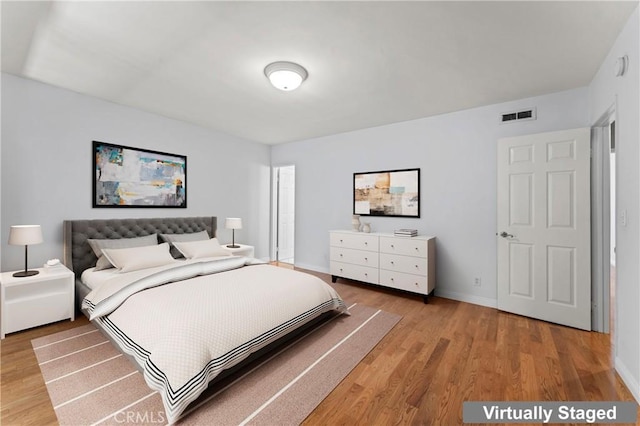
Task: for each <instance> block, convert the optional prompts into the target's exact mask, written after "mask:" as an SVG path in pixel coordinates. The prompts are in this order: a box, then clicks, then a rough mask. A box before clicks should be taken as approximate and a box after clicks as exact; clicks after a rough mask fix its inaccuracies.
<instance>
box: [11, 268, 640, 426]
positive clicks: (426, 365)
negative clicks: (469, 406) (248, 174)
mask: <svg viewBox="0 0 640 426" xmlns="http://www.w3.org/2000/svg"><path fill="white" fill-rule="evenodd" d="M306 272H310V271H306ZM310 273H312V274H313V275H316V276H318V277H320V278H321V279H323V280H324V281H326V282H327V283H330V285H332V286H333V287H334V288H335V289H336V290H337V291H338V292H339V293H340V294H341V295H342V297H343V298H344V299H345V300H346V301H347V302H349V303H361V304H364V305H368V306H372V307H375V308H378V309H383V310H385V311H387V312H393V313H396V314H399V315H402V316H403V318H402V320H401V321H400V322H399V323H398V324H397V325H396V327H395V328H394V329H393V330H391V332H390V333H389V334H388V335H387V336H386V337H385V338H384V339H383V340H382V341H381V342H380V344H378V345H377V346H376V347H375V348H374V349H373V350H372V351H371V352H370V353H369V354H368V355H367V356H366V357H365V359H364V360H363V361H362V362H361V363H360V364H359V365H358V366H357V367H356V368H355V369H354V370H353V371H352V372H351V374H349V375H348V376H347V377H346V378H345V379H344V380H343V381H342V382H341V383H340V384H339V385H338V386H337V387H336V389H334V391H333V392H332V393H331V394H329V395H328V396H327V398H325V400H324V401H323V402H322V403H321V404H320V405H319V406H318V407H317V408H316V409H315V410H314V411H313V412H312V413H311V414H310V415H309V417H307V419H306V420H305V422H304V424H305V425H325V424H381V425H386V424H407V425H408V424H416V425H426V424H434V425H443V424H446V425H454V424H461V423H462V404H463V402H464V401H479V400H509V401H518V400H520V401H544V400H570V399H584V400H620V401H633V396H632V395H631V393H630V392H629V391H628V389H627V388H626V387H625V385H624V383H623V382H622V380H621V379H620V377H619V376H618V375H617V374H616V373H615V370H614V368H613V359H612V355H611V350H612V348H611V344H610V336H609V335H605V334H600V333H589V332H584V331H581V330H576V329H572V328H567V327H562V326H558V325H555V324H550V323H546V322H542V321H537V320H533V319H529V318H525V317H521V316H518V315H513V314H509V313H505V312H500V311H498V310H496V309H491V308H486V307H482V306H477V305H472V304H468V303H462V302H457V301H453V300H449V299H442V298H438V297H432V298H430V299H429V303H428V304H424V303H423V301H422V298H421V297H419V296H414V295H408V294H402V293H398V292H395V291H393V290H388V289H384V288H379V287H372V286H368V285H365V284H361V283H356V282H350V281H345V280H343V279H340V280H338V282H337V283H335V284H331V279H330V277H329V275H327V274H322V273H318V272H310ZM87 323H88V320H87V319H86V318H85V317H84V316H83V315H77V316H76V321H74V322H70V321H63V322H59V323H55V324H51V325H47V326H43V327H38V328H34V329H31V330H26V331H23V332H19V333H13V334H10V335H8V336H7V338H6V339H4V340H2V343H1V344H0V346H1V355H2V365H1V370H0V375H1V382H2V384H1V396H2V407H1V418H0V421H1V423H2V424H3V425H5V424H6V425H55V424H57V421H56V417H55V413H54V412H53V408H52V406H51V403H50V401H49V397H48V394H47V391H46V387H45V385H44V381H43V380H42V375H41V374H40V369H39V367H38V365H37V363H36V360H35V355H34V354H33V350H32V348H31V340H32V339H34V338H36V337H41V336H46V335H48V334H52V333H56V332H58V331H62V330H66V329H69V328H73V327H78V326H81V325H85V324H87ZM638 421H639V423H640V414H639V417H638Z"/></svg>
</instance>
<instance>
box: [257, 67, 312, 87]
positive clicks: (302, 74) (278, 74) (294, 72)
mask: <svg viewBox="0 0 640 426" xmlns="http://www.w3.org/2000/svg"><path fill="white" fill-rule="evenodd" d="M264 75H266V76H267V78H268V79H269V81H270V82H271V84H273V87H275V88H276V89H280V90H284V91H286V92H289V91H291V90H295V89H297V88H298V86H300V84H301V83H302V82H303V81H305V80H306V78H307V76H308V75H309V74H308V73H307V70H305V69H304V68H303V67H301V66H300V65H298V64H294V63H293V62H282V61H281V62H273V63H270V64H269V65H267V66H266V67H265V69H264Z"/></svg>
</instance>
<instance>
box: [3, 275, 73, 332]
mask: <svg viewBox="0 0 640 426" xmlns="http://www.w3.org/2000/svg"><path fill="white" fill-rule="evenodd" d="M37 271H39V273H38V274H37V275H33V276H29V277H14V276H13V273H12V272H3V273H1V274H0V305H1V309H0V314H1V319H0V338H3V339H4V337H5V334H6V333H12V332H14V331H19V330H24V329H26V328H31V327H36V326H39V325H43V324H48V323H50V322H55V321H60V320H63V319H67V318H70V319H71V320H72V321H73V320H74V319H75V305H74V303H75V300H74V299H75V296H74V294H75V282H74V274H73V272H71V271H70V270H69V269H67V268H66V267H65V266H63V265H58V266H53V267H49V268H37Z"/></svg>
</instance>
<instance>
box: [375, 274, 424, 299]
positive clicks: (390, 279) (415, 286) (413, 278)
mask: <svg viewBox="0 0 640 426" xmlns="http://www.w3.org/2000/svg"><path fill="white" fill-rule="evenodd" d="M380 285H384V286H387V287H393V288H397V289H400V290H407V291H412V292H414V293H420V294H428V293H429V291H428V290H427V277H424V276H422V275H413V274H406V273H404V272H396V271H387V270H385V269H381V270H380Z"/></svg>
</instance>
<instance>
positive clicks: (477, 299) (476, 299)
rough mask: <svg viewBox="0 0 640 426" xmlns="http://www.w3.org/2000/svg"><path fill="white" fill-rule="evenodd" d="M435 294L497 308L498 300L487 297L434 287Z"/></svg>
mask: <svg viewBox="0 0 640 426" xmlns="http://www.w3.org/2000/svg"><path fill="white" fill-rule="evenodd" d="M434 295H435V296H437V297H444V298H445V299H452V300H457V301H459V302H467V303H473V304H474V305H480V306H486V307H487V308H497V307H498V301H497V300H496V299H490V298H488V297H481V296H474V295H471V294H463V293H458V292H455V291H447V290H438V287H436V290H435V294H434Z"/></svg>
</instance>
